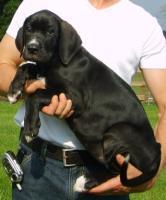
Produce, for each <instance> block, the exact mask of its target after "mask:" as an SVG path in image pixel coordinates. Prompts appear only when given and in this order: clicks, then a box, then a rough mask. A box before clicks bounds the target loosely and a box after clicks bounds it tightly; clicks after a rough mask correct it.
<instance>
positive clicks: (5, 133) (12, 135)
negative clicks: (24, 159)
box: [0, 101, 166, 200]
mask: <svg viewBox="0 0 166 200" xmlns="http://www.w3.org/2000/svg"><path fill="white" fill-rule="evenodd" d="M19 105H20V103H17V104H14V105H10V104H9V103H8V102H5V101H0V144H1V145H0V155H2V154H3V153H4V152H5V151H7V150H13V151H16V148H17V145H18V137H19V128H18V127H17V125H16V124H15V123H14V120H13V117H14V114H15V113H16V110H17V109H18V107H19ZM144 108H145V110H146V112H147V114H148V117H149V120H150V122H151V124H152V126H153V127H154V126H155V123H156V121H157V114H156V113H157V109H156V106H155V105H154V104H144ZM165 184H166V170H164V171H163V172H162V173H161V175H160V177H159V179H158V181H157V183H156V185H155V186H154V188H153V189H151V190H150V191H147V192H144V193H138V194H131V200H165V199H166V189H165V187H164V186H165ZM0 200H11V184H10V181H9V180H8V177H7V176H6V175H5V173H4V171H3V169H2V166H1V165H0Z"/></svg>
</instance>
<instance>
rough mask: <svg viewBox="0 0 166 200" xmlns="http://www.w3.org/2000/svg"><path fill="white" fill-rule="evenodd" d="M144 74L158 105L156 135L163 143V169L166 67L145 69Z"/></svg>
mask: <svg viewBox="0 0 166 200" xmlns="http://www.w3.org/2000/svg"><path fill="white" fill-rule="evenodd" d="M143 75H144V78H145V81H146V82H147V85H148V87H149V89H150V91H151V93H152V95H153V97H154V100H155V102H156V104H157V107H158V118H159V119H158V123H157V126H156V129H155V136H156V140H157V141H158V142H159V143H160V144H161V152H162V154H161V164H160V169H162V168H163V167H165V165H166V69H153V70H152V69H144V70H143Z"/></svg>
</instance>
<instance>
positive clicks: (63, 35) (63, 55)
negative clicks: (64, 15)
mask: <svg viewBox="0 0 166 200" xmlns="http://www.w3.org/2000/svg"><path fill="white" fill-rule="evenodd" d="M81 44H82V41H81V38H80V37H79V35H78V33H77V32H76V30H75V29H74V28H73V27H72V26H71V25H70V24H68V23H67V22H65V21H61V22H60V41H59V56H60V59H61V61H62V63H63V64H66V65H67V64H68V63H69V62H70V60H71V59H72V58H73V57H74V56H75V54H76V53H77V52H78V51H79V49H80V47H81Z"/></svg>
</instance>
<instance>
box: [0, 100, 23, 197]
mask: <svg viewBox="0 0 166 200" xmlns="http://www.w3.org/2000/svg"><path fill="white" fill-rule="evenodd" d="M19 104H20V103H18V104H15V105H10V104H9V103H8V102H5V101H0V144H1V145H0V156H2V154H3V153H4V152H5V151H7V150H13V151H16V147H17V144H18V133H19V128H18V127H17V126H16V124H15V123H14V120H13V116H14V113H15V112H16V110H17V108H18V106H19ZM0 200H11V184H10V181H9V179H8V177H7V176H6V174H5V173H4V170H3V169H2V164H1V163H0Z"/></svg>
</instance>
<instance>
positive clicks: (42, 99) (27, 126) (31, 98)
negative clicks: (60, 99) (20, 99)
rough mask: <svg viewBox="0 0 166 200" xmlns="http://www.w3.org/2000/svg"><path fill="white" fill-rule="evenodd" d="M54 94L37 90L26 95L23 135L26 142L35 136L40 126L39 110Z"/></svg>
mask: <svg viewBox="0 0 166 200" xmlns="http://www.w3.org/2000/svg"><path fill="white" fill-rule="evenodd" d="M54 94H55V93H50V92H49V91H47V90H37V91H36V92H35V93H34V94H32V95H28V96H26V98H25V118H24V129H23V135H24V136H25V138H26V140H27V142H30V141H32V140H33V139H34V138H35V137H37V135H38V132H39V128H40V118H39V112H40V110H41V109H42V107H43V106H45V105H48V104H49V103H50V102H51V98H52V96H53V95H54Z"/></svg>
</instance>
